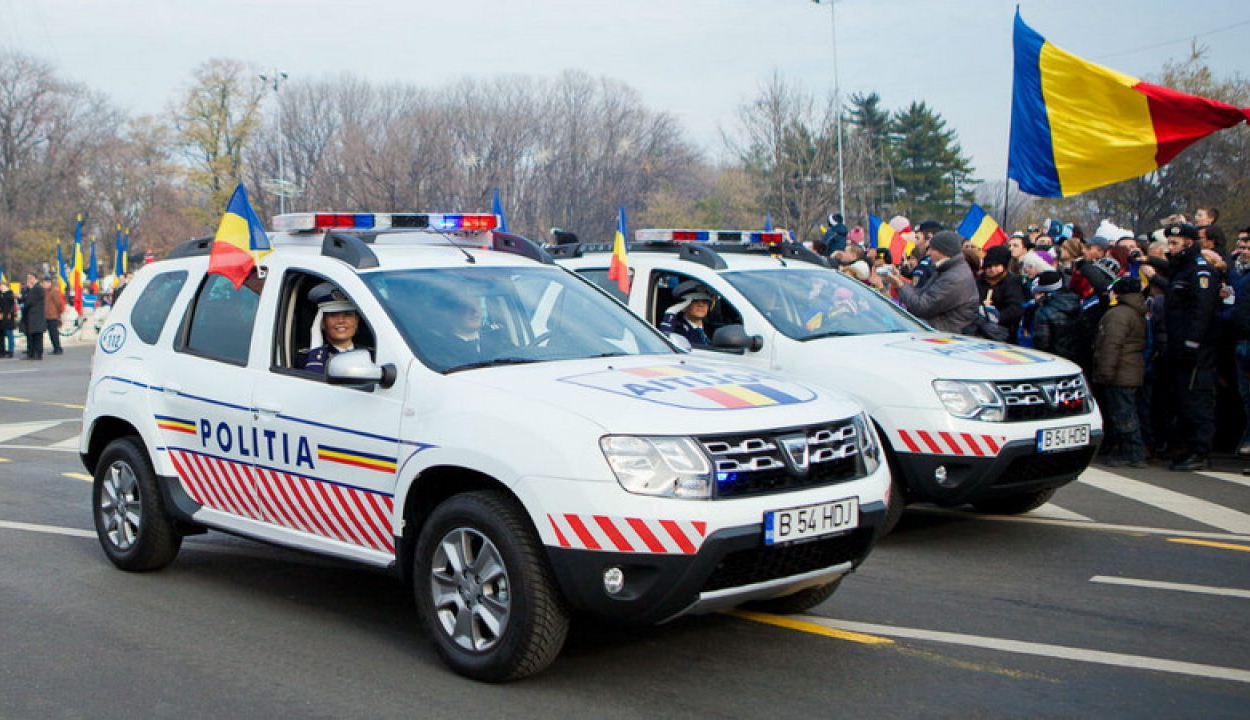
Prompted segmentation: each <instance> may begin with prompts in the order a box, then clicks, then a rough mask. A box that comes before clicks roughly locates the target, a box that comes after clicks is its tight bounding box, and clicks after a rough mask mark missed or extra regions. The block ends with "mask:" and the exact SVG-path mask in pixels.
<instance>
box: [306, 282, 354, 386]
mask: <svg viewBox="0 0 1250 720" xmlns="http://www.w3.org/2000/svg"><path fill="white" fill-rule="evenodd" d="M308 299H309V301H311V302H314V303H316V304H317V317H316V318H315V319H314V320H313V327H312V333H311V334H312V342H311V343H310V344H311V345H313V346H314V347H313V349H312V350H311V351H310V352H309V353H308V355H307V356H306V357H304V359H303V361H302V363H301V364H300V369H302V370H305V371H308V372H313V373H320V374H324V373H325V370H326V363H327V362H329V360H330V358H331V357H332V356H334V355H337V354H339V353H341V352H346V351H348V350H354V349H356V346H355V338H356V330H357V329H358V328H359V327H360V315H359V314H358V313H357V311H356V306H355V304H353V303H352V301H351V300H348V299H347V296H346V295H344V294H343V291H342V290H340V289H338V288H337V287H335V286H334V285H332V284H330V283H328V282H327V283H321V284H319V285H316V286H315V287H313V289H312V290H310V291H308ZM323 338H324V342H322V343H321V344H318V343H319V342H320V341H321V340H322V339H323Z"/></svg>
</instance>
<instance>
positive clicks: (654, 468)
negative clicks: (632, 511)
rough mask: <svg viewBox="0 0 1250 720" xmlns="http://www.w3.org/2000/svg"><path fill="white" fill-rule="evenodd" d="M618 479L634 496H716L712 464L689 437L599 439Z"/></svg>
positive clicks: (701, 497) (604, 454) (625, 436)
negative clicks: (713, 489) (713, 492)
mask: <svg viewBox="0 0 1250 720" xmlns="http://www.w3.org/2000/svg"><path fill="white" fill-rule="evenodd" d="M599 447H600V448H601V449H602V450H603V456H604V457H606V458H607V459H608V465H609V466H610V467H611V468H612V472H613V473H615V474H616V480H617V482H619V483H620V484H621V487H623V488H625V489H626V490H628V491H629V492H631V493H635V494H638V495H655V496H658V497H675V498H690V499H704V498H709V497H711V496H712V464H711V463H710V462H709V461H708V458H707V455H705V454H704V453H703V450H702V449H701V448H700V447H699V445H698V443H696V442H695V441H694V440H692V439H690V438H687V437H633V436H629V435H608V436H607V437H604V438H602V439H600V440H599Z"/></svg>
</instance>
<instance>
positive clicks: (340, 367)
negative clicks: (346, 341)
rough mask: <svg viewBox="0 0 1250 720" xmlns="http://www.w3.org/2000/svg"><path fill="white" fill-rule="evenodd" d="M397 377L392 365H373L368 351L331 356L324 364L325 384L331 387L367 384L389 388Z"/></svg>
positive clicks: (352, 351)
mask: <svg viewBox="0 0 1250 720" xmlns="http://www.w3.org/2000/svg"><path fill="white" fill-rule="evenodd" d="M398 377H399V372H398V371H397V370H396V369H395V366H394V365H392V364H390V363H386V364H385V365H375V364H374V363H373V358H372V357H371V356H370V355H369V351H368V350H348V351H347V352H344V353H339V354H337V355H334V356H332V357H331V358H330V362H328V363H326V382H328V383H330V384H331V385H365V384H368V385H381V386H382V387H384V388H389V387H390V386H392V385H394V384H395V380H396V379H397V378H398Z"/></svg>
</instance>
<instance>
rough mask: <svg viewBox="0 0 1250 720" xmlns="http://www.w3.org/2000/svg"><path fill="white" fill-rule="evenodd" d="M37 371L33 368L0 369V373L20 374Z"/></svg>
mask: <svg viewBox="0 0 1250 720" xmlns="http://www.w3.org/2000/svg"><path fill="white" fill-rule="evenodd" d="M33 372H39V371H38V370H36V369H35V368H31V369H29V370H0V375H21V374H22V373H33Z"/></svg>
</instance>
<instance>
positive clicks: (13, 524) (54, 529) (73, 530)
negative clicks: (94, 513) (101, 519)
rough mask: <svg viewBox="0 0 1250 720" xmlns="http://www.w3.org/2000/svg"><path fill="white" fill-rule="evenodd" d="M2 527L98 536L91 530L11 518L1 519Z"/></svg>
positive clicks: (87, 536) (50, 533) (77, 535)
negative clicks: (11, 519)
mask: <svg viewBox="0 0 1250 720" xmlns="http://www.w3.org/2000/svg"><path fill="white" fill-rule="evenodd" d="M0 528H4V529H6V530H25V531H27V532H37V533H45V534H48V535H69V536H70V537H81V538H93V537H95V536H96V534H95V532H94V531H91V530H79V529H78V528H67V527H57V526H55V525H32V524H30V523H20V522H11V521H9V520H0Z"/></svg>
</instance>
